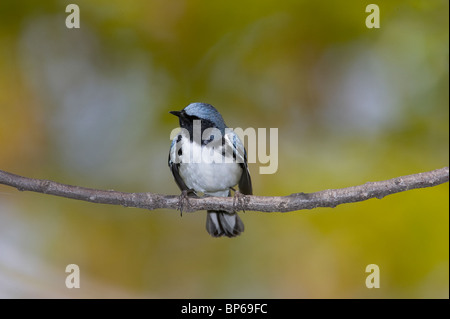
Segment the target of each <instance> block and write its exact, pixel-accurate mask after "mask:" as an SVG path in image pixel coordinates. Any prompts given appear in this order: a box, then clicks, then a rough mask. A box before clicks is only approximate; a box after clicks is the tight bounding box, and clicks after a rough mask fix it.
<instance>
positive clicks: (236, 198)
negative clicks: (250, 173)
mask: <svg viewBox="0 0 450 319" xmlns="http://www.w3.org/2000/svg"><path fill="white" fill-rule="evenodd" d="M231 189H232V190H233V191H234V195H233V210H234V211H240V210H242V211H243V212H244V213H245V206H246V202H247V198H246V196H245V195H244V194H242V193H241V192H240V191H237V190H235V189H234V188H231Z"/></svg>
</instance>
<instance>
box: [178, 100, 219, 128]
mask: <svg viewBox="0 0 450 319" xmlns="http://www.w3.org/2000/svg"><path fill="white" fill-rule="evenodd" d="M169 113H170V114H173V115H175V116H177V117H178V118H179V120H180V126H181V127H183V128H186V129H192V125H193V121H194V120H200V121H201V125H202V131H203V130H204V129H206V128H211V127H214V128H218V129H219V130H221V131H224V130H225V128H226V127H227V126H226V124H225V122H224V120H223V118H222V115H220V113H219V111H217V110H216V108H215V107H214V106H212V105H210V104H207V103H191V104H189V105H188V106H186V107H185V108H184V109H182V110H181V111H171V112H169Z"/></svg>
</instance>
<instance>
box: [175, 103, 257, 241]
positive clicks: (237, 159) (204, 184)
mask: <svg viewBox="0 0 450 319" xmlns="http://www.w3.org/2000/svg"><path fill="white" fill-rule="evenodd" d="M169 113H171V114H173V115H175V116H177V117H178V119H179V125H180V127H181V130H180V133H178V134H177V135H176V136H175V137H174V138H173V140H172V143H171V146H170V152H169V160H168V164H169V168H170V170H171V172H172V174H173V177H174V179H175V182H176V184H177V185H178V187H179V188H180V190H181V191H182V195H181V196H183V194H184V195H185V196H186V195H189V194H190V195H193V196H198V195H199V194H200V193H202V194H203V195H204V196H221V197H229V196H231V190H233V191H234V196H236V195H237V192H236V190H235V188H234V187H235V186H236V185H239V193H241V194H244V195H252V194H253V189H252V182H251V178H250V172H249V169H248V164H247V152H246V150H245V148H244V145H243V143H242V141H241V140H240V139H239V137H238V136H237V135H236V134H235V133H234V131H233V130H232V129H230V128H228V127H227V125H226V124H225V121H224V120H223V118H222V115H221V114H220V113H219V111H217V109H216V108H215V107H214V106H212V105H210V104H207V103H200V102H196V103H191V104H189V105H188V106H186V107H185V108H183V109H182V110H181V111H171V112H169ZM199 136H201V137H202V138H201V139H200V138H199ZM206 230H207V232H208V233H209V234H210V235H211V236H212V237H222V236H226V237H236V236H238V235H240V234H241V233H242V232H243V231H244V223H243V222H242V220H241V218H240V217H239V216H238V214H237V213H236V212H231V213H230V212H226V211H221V210H208V211H207V217H206Z"/></svg>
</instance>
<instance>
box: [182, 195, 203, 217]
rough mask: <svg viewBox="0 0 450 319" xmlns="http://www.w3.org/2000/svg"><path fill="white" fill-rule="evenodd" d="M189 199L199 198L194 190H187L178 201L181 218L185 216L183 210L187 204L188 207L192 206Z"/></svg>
mask: <svg viewBox="0 0 450 319" xmlns="http://www.w3.org/2000/svg"><path fill="white" fill-rule="evenodd" d="M189 197H191V198H198V195H197V193H196V192H195V191H194V190H193V189H185V190H183V191H182V192H181V195H180V197H179V199H178V210H179V211H180V215H181V216H183V208H184V207H185V205H186V203H187V206H190V205H191V204H190V203H189Z"/></svg>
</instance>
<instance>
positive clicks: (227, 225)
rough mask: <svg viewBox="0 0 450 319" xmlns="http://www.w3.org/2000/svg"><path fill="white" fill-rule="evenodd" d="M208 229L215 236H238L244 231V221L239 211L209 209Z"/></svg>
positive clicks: (207, 217)
mask: <svg viewBox="0 0 450 319" xmlns="http://www.w3.org/2000/svg"><path fill="white" fill-rule="evenodd" d="M206 230H207V231H208V233H209V234H210V235H211V236H213V237H221V236H227V237H236V236H238V235H240V234H241V233H242V232H243V231H244V223H243V222H242V220H241V219H240V218H239V216H238V214H237V213H228V212H225V211H221V210H217V211H216V210H208V213H207V216H206Z"/></svg>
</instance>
